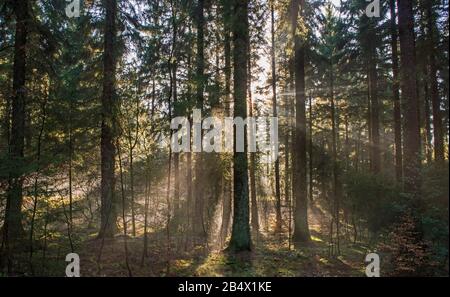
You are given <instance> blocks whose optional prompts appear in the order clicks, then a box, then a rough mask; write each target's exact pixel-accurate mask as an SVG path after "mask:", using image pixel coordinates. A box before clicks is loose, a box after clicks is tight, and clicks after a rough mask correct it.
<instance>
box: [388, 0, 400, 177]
mask: <svg viewBox="0 0 450 297" xmlns="http://www.w3.org/2000/svg"><path fill="white" fill-rule="evenodd" d="M389 4H390V11H391V48H392V73H393V78H392V79H393V84H392V92H393V96H394V137H395V175H396V178H397V181H401V180H402V177H403V153H402V142H403V140H402V115H401V102H400V80H399V69H398V33H397V22H396V15H397V14H396V12H395V0H390V2H389Z"/></svg>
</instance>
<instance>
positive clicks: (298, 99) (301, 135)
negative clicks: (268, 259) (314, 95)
mask: <svg viewBox="0 0 450 297" xmlns="http://www.w3.org/2000/svg"><path fill="white" fill-rule="evenodd" d="M292 3H293V9H292V13H293V15H292V30H293V36H294V53H295V110H296V116H295V133H294V135H295V138H294V145H295V150H294V152H295V153H294V171H293V172H294V174H293V187H294V195H295V209H294V235H293V241H294V245H295V247H296V248H297V247H299V246H300V245H301V244H302V243H306V242H309V241H310V234H309V227H308V197H307V192H308V191H307V187H306V184H307V181H306V179H307V176H306V108H305V102H306V94H305V40H304V37H301V36H300V32H296V28H297V22H298V20H299V14H300V15H301V16H303V9H304V1H303V0H293V1H292ZM302 21H303V20H302Z"/></svg>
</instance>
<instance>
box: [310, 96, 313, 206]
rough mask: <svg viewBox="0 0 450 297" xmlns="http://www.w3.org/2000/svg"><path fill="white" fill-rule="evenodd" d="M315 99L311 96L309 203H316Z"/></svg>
mask: <svg viewBox="0 0 450 297" xmlns="http://www.w3.org/2000/svg"><path fill="white" fill-rule="evenodd" d="M312 100H313V97H312V96H311V95H310V96H309V201H310V202H311V203H313V202H314V163H313V161H314V160H313V133H312V131H313V109H312Z"/></svg>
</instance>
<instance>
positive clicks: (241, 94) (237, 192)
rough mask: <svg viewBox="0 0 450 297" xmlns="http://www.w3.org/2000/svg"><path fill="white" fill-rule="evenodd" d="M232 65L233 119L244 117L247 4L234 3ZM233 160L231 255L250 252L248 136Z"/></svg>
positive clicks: (236, 1) (247, 34)
mask: <svg viewBox="0 0 450 297" xmlns="http://www.w3.org/2000/svg"><path fill="white" fill-rule="evenodd" d="M232 15H233V22H232V28H233V43H234V49H233V61H234V116H235V117H242V118H244V119H245V118H246V117H247V98H246V97H247V96H246V93H247V81H248V78H247V74H248V69H247V66H248V59H249V57H248V45H249V28H248V26H249V21H248V0H234V1H233V14H232ZM234 132H235V133H234V135H235V149H234V156H233V163H234V168H233V173H234V174H233V175H234V182H233V187H234V191H233V193H234V201H233V208H234V215H233V228H232V232H231V240H230V244H229V247H228V248H229V249H230V250H231V251H235V252H239V251H249V250H250V249H251V235H250V224H249V219H250V218H249V197H248V161H247V152H246V151H247V147H246V145H247V139H246V138H247V133H244V140H245V141H244V147H245V150H244V152H237V151H236V131H234Z"/></svg>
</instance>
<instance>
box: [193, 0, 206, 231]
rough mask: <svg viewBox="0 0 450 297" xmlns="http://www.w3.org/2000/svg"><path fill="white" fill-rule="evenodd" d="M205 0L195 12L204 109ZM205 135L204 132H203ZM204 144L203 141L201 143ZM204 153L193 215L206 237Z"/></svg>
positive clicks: (199, 88)
mask: <svg viewBox="0 0 450 297" xmlns="http://www.w3.org/2000/svg"><path fill="white" fill-rule="evenodd" d="M204 10H205V0H198V3H197V7H196V14H195V21H196V26H197V61H196V63H197V70H196V83H197V85H196V87H197V90H196V91H197V102H196V107H197V109H200V110H202V111H203V104H204V88H205V77H204V76H205V44H204V43H205V40H204V37H205V14H204V13H205V12H204ZM202 136H203V134H202ZM200 146H202V143H200ZM203 162H204V160H203V154H202V153H199V154H197V156H196V163H195V165H196V168H195V190H194V191H195V195H194V199H195V200H194V212H195V214H194V217H193V222H192V223H193V231H194V235H195V236H200V237H205V236H206V234H205V230H204V228H203V210H204V209H203V208H204V202H203V199H204V197H203V186H202V184H201V182H202V178H203Z"/></svg>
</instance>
